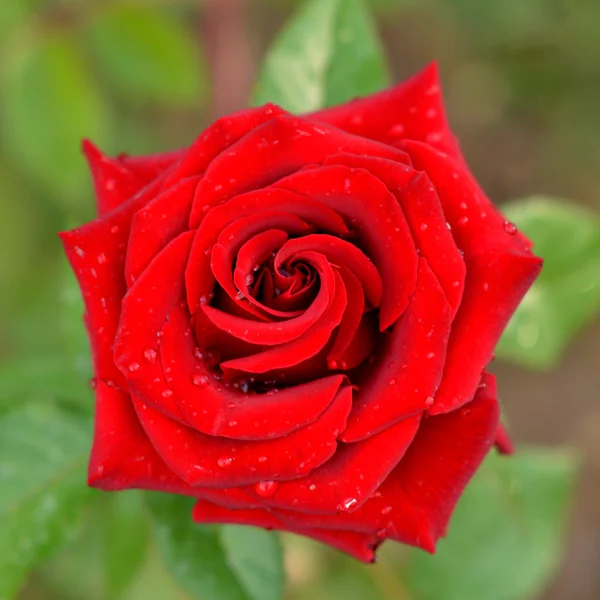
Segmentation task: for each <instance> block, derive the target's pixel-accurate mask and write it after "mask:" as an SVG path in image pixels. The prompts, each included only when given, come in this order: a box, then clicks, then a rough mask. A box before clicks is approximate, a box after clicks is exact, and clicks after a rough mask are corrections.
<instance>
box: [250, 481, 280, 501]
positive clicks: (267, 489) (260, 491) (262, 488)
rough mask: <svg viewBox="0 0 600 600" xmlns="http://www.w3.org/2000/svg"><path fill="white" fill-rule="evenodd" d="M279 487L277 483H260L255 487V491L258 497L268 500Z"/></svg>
mask: <svg viewBox="0 0 600 600" xmlns="http://www.w3.org/2000/svg"><path fill="white" fill-rule="evenodd" d="M278 487H279V484H278V483H277V482H276V481H259V482H258V483H257V484H256V485H255V486H254V491H255V492H256V494H257V495H258V496H261V497H262V498H268V497H269V496H272V495H273V494H274V493H275V492H276V491H277V488H278Z"/></svg>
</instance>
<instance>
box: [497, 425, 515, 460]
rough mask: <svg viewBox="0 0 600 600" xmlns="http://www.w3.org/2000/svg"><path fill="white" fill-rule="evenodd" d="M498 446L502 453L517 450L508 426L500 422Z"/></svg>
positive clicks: (510, 452)
mask: <svg viewBox="0 0 600 600" xmlns="http://www.w3.org/2000/svg"><path fill="white" fill-rule="evenodd" d="M495 445H496V448H498V452H500V454H513V453H514V451H515V447H514V444H513V442H512V440H511V439H510V435H509V434H508V431H507V430H506V427H505V426H504V425H502V423H500V424H499V425H498V431H497V432H496V441H495Z"/></svg>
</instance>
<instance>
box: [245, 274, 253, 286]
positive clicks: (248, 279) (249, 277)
mask: <svg viewBox="0 0 600 600" xmlns="http://www.w3.org/2000/svg"><path fill="white" fill-rule="evenodd" d="M245 282H246V285H252V284H253V283H254V277H253V276H252V275H250V274H248V275H246V279H245Z"/></svg>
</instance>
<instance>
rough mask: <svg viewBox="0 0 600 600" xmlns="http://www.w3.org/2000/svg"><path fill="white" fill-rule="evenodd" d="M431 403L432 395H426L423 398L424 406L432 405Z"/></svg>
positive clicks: (432, 400)
mask: <svg viewBox="0 0 600 600" xmlns="http://www.w3.org/2000/svg"><path fill="white" fill-rule="evenodd" d="M433 403H434V399H433V396H427V398H425V406H433Z"/></svg>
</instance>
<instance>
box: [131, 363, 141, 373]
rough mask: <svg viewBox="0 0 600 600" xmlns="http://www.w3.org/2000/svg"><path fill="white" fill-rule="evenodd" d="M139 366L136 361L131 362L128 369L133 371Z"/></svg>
mask: <svg viewBox="0 0 600 600" xmlns="http://www.w3.org/2000/svg"><path fill="white" fill-rule="evenodd" d="M139 368H140V365H139V364H138V363H136V362H132V363H131V364H130V365H129V370H130V371H131V372H132V373H133V372H134V371H137V370H138V369H139Z"/></svg>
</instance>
